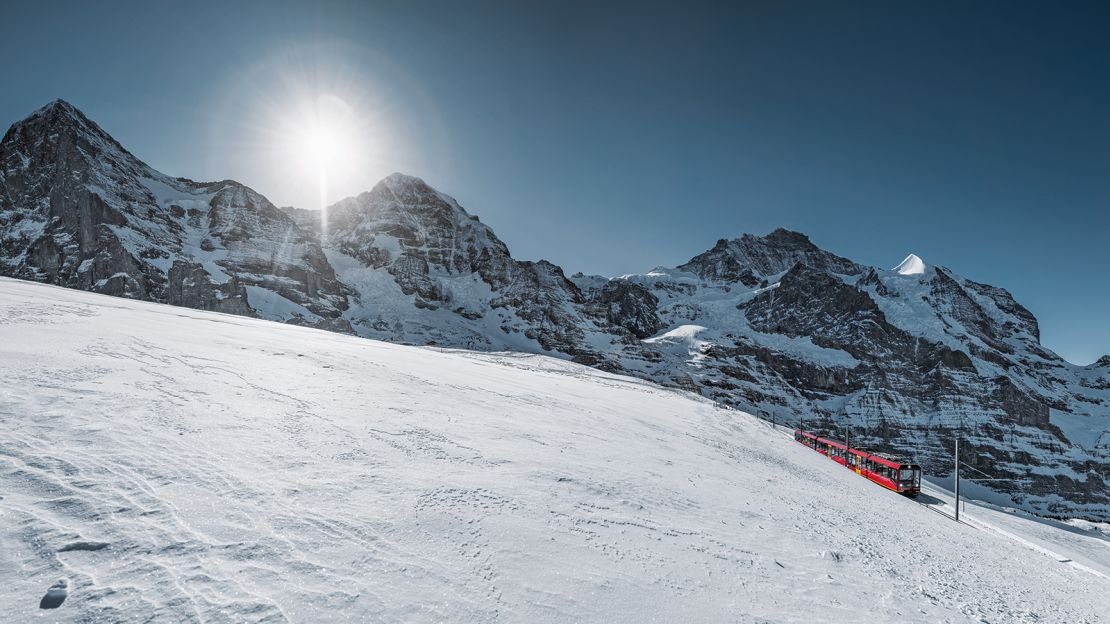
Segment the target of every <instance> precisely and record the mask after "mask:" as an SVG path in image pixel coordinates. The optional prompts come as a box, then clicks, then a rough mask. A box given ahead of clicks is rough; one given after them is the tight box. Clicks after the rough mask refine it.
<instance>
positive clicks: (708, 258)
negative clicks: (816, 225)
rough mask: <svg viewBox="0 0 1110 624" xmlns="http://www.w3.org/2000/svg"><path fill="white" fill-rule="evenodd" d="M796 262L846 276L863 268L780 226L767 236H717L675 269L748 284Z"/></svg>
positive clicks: (774, 273) (719, 279) (752, 284)
mask: <svg viewBox="0 0 1110 624" xmlns="http://www.w3.org/2000/svg"><path fill="white" fill-rule="evenodd" d="M798 263H801V264H804V265H807V266H812V267H815V268H819V269H824V270H829V271H833V272H835V273H841V274H846V275H859V274H861V273H863V271H864V268H863V267H861V266H859V265H857V264H856V263H854V262H852V261H851V260H848V259H847V258H842V257H840V256H837V255H836V254H833V253H830V252H828V251H825V250H823V249H821V248H820V247H818V246H817V245H815V244H813V241H811V240H809V237H808V236H806V235H805V234H801V233H799V232H793V231H791V230H787V229H783V228H779V229H776V230H775V231H773V232H771V233H770V234H768V235H767V236H755V235H752V234H744V235H743V236H741V237H740V238H737V239H733V240H725V239H721V240H719V241H717V244H716V245H714V246H713V248H712V249H710V250H709V251H707V252H705V253H702V254H699V255H697V256H694V258H692V259H691V260H690V261H689V262H687V263H686V264H684V265H682V266H680V267H678V268H679V269H681V270H683V271H689V272H692V273H696V274H697V275H698V276H700V277H701V278H702V279H705V280H711V281H718V282H724V283H726V284H727V283H741V284H743V285H745V286H748V287H752V286H756V285H758V284H760V283H762V282H763V281H764V280H767V279H770V278H772V277H774V276H777V275H781V274H782V273H784V272H785V271H788V270H790V269H791V268H792V267H793V266H794V265H796V264H798Z"/></svg>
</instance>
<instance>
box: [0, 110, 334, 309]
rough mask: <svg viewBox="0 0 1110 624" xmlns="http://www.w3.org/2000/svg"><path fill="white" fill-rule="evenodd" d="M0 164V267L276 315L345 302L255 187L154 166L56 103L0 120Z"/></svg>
mask: <svg viewBox="0 0 1110 624" xmlns="http://www.w3.org/2000/svg"><path fill="white" fill-rule="evenodd" d="M0 169H2V171H3V177H0V231H2V238H0V273H3V274H4V275H10V276H13V277H21V278H25V279H33V280H37V281H43V282H48V283H52V284H59V285H63V286H69V287H73V288H82V289H85V290H92V291H96V292H102V293H105V294H110V295H118V296H124V297H132V298H136V299H149V300H151V301H160V302H165V303H172V304H175V305H184V306H189V307H194V308H201V309H205V310H215V311H220V312H229V313H233V314H247V315H252V316H264V317H267V318H277V319H281V320H290V319H298V320H300V321H306V320H310V321H312V322H318V321H321V320H323V319H328V318H337V317H338V316H339V315H340V314H341V313H342V311H343V309H344V308H345V307H346V291H345V289H344V287H343V285H342V284H340V283H339V282H338V281H337V280H336V279H335V273H334V271H333V270H332V268H331V266H330V265H329V264H328V262H327V259H326V258H325V257H324V254H323V251H322V249H321V248H320V246H319V243H318V242H317V241H316V239H315V236H314V235H313V234H311V233H309V232H305V231H303V230H302V229H301V228H299V227H298V226H297V225H296V224H295V223H294V221H293V219H291V218H290V217H289V216H287V215H286V214H285V213H283V212H281V211H280V210H278V209H277V208H275V207H274V206H273V205H272V204H271V203H270V202H269V201H268V200H267V199H266V198H265V197H263V196H261V195H259V194H258V193H256V192H254V191H252V190H251V189H249V188H247V187H245V186H243V185H241V184H238V183H236V182H232V181H224V182H216V183H208V184H201V183H197V182H193V181H191V180H186V179H184V178H171V177H168V176H166V175H164V174H162V173H159V172H157V171H155V170H153V169H151V168H150V167H148V166H147V165H145V164H144V163H142V162H141V161H139V160H138V159H137V158H135V157H134V156H133V155H132V154H131V153H130V152H128V151H127V150H125V149H124V148H123V147H122V146H121V145H120V144H119V143H117V142H116V141H115V140H114V139H112V138H111V137H110V136H108V134H107V133H105V132H104V131H103V130H101V129H100V127H99V126H97V125H96V124H95V123H93V122H92V121H90V120H89V119H88V118H86V117H85V116H84V115H83V114H82V113H81V112H80V111H78V110H77V109H76V108H74V107H73V106H71V105H69V104H67V103H66V102H62V101H60V100H59V101H56V102H53V103H51V104H50V105H48V106H46V107H45V108H42V109H40V110H39V111H36V112H35V113H33V114H32V115H31V116H30V117H28V118H27V119H25V120H23V121H22V122H20V123H18V124H15V125H13V126H12V127H11V128H10V129H9V130H8V132H7V134H5V136H4V139H3V141H2V142H0Z"/></svg>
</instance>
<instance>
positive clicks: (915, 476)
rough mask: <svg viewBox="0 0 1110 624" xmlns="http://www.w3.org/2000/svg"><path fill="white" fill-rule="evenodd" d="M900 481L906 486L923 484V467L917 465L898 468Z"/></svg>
mask: <svg viewBox="0 0 1110 624" xmlns="http://www.w3.org/2000/svg"><path fill="white" fill-rule="evenodd" d="M898 481H899V482H901V483H902V485H904V486H914V487H920V486H921V469H920V468H918V467H916V466H902V467H901V468H899V470H898Z"/></svg>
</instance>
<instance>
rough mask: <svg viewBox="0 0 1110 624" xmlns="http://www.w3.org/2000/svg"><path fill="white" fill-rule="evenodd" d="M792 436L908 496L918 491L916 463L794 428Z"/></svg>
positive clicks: (843, 464)
mask: <svg viewBox="0 0 1110 624" xmlns="http://www.w3.org/2000/svg"><path fill="white" fill-rule="evenodd" d="M794 440H796V441H797V442H799V443H801V444H805V445H806V446H808V447H810V448H812V449H813V450H815V451H817V452H818V453H821V454H822V455H824V456H826V457H828V458H829V459H831V460H833V461H835V462H836V463H838V464H840V465H842V466H846V467H847V468H848V469H849V470H853V471H855V473H856V474H858V475H860V476H863V477H866V478H867V479H869V480H870V481H873V482H875V483H878V484H879V485H881V486H883V487H885V488H887V489H889V490H893V491H895V492H898V493H899V494H904V495H906V496H911V497H912V496H917V495H918V494H920V493H921V467H920V466H918V465H917V464H914V463H912V462H908V461H905V460H902V459H899V458H892V457H884V456H882V455H879V454H877V453H872V452H870V451H866V450H863V449H855V448H851V447H849V446H848V445H847V443H845V442H840V441H838V440H833V439H830V438H822V437H820V436H817V435H815V434H813V433H810V432H808V431H803V430H801V429H795V430H794Z"/></svg>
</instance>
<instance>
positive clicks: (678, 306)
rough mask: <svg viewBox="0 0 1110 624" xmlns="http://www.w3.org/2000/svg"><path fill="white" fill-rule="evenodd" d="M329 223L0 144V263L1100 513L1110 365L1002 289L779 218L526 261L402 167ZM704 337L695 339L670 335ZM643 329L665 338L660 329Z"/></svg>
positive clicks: (34, 148) (22, 126) (26, 138)
mask: <svg viewBox="0 0 1110 624" xmlns="http://www.w3.org/2000/svg"><path fill="white" fill-rule="evenodd" d="M327 217H328V218H327V219H326V222H327V231H323V230H322V229H321V223H322V221H323V220H322V219H321V218H320V215H319V213H317V212H314V211H308V210H297V209H283V210H279V209H277V208H275V207H274V206H273V205H272V204H271V203H270V202H269V201H268V200H266V199H265V198H264V197H262V196H261V195H259V194H258V193H255V192H254V191H252V190H251V189H248V188H246V187H244V186H243V185H241V184H238V183H236V182H233V181H223V182H217V183H197V182H192V181H190V180H186V179H183V178H171V177H169V176H166V175H164V174H161V173H159V172H157V171H154V170H153V169H151V168H150V167H148V166H147V165H145V164H143V163H142V162H141V161H139V160H138V159H136V158H135V157H134V156H133V155H131V154H130V153H129V152H127V151H126V150H125V149H124V148H123V147H122V146H120V145H119V144H118V143H117V142H115V141H114V140H113V139H112V138H111V137H110V136H108V135H107V134H106V133H104V132H103V130H101V129H100V128H99V127H98V126H96V124H94V123H93V122H91V121H89V120H88V119H87V118H86V117H85V116H84V115H82V114H81V113H80V112H79V111H77V110H76V109H75V108H73V107H72V106H70V105H68V104H66V103H64V102H55V103H52V104H51V105H49V106H47V107H46V108H44V109H42V110H40V111H37V112H35V113H34V114H32V115H31V116H30V117H29V118H27V119H26V120H24V121H22V122H19V123H17V124H15V125H14V126H12V128H11V129H10V130H9V131H8V133H7V134H6V135H5V137H4V139H3V142H2V143H0V274H3V275H7V276H12V277H19V278H23V279H30V280H35V281H41V282H47V283H51V284H58V285H63V286H68V287H72V288H80V289H84V290H92V291H95V292H101V293H106V294H112V295H118V296H124V297H131V298H136V299H145V300H150V301H158V302H163V303H172V304H176V305H183V306H188V307H193V308H199V309H205V310H215V311H221V312H230V313H235V314H244V315H249V316H258V317H262V318H266V319H271V320H278V321H285V322H290V323H297V324H307V325H313V326H317V327H322V328H326V329H332V330H338V331H344V332H352V333H355V334H358V335H360V336H363V337H368V338H376V339H382V340H388V341H393V342H402V343H413V344H426V345H441V346H449V347H459V348H466V349H477V350H487V351H499V350H513V351H525V352H536V353H546V354H549V355H555V356H558V357H563V358H567V359H573V360H575V361H577V362H580V363H585V364H589V365H592V366H596V367H598V368H601V369H604V370H610V371H617V372H622V373H626V374H631V375H636V376H639V377H642V378H645V379H650V380H652V381H655V382H657V383H660V384H664V385H668V386H674V387H679V388H684V389H688V390H691V391H694V392H698V393H700V394H703V395H704V396H707V397H710V398H712V399H714V400H715V401H717V402H719V403H722V404H727V405H732V406H736V407H739V408H742V409H745V410H749V411H752V412H755V413H757V414H762V415H764V416H767V417H770V416H774V417H776V418H778V419H779V420H791V421H795V420H800V419H804V420H805V421H806V423H807V427H809V428H813V429H817V430H820V431H825V432H828V433H830V434H834V433H835V434H838V435H839V434H840V433H841V432H843V431H845V430H850V431H851V432H852V437H853V439H854V440H857V441H859V442H862V443H866V444H870V445H872V446H874V447H876V448H880V449H886V450H890V451H898V452H904V453H907V454H910V455H913V456H915V457H917V458H918V460H919V461H920V462H921V463H922V464H923V465H924V466H925V468H926V471H927V472H928V473H931V474H933V475H946V474H949V473H950V472H951V449H952V445H953V441H954V439H955V437H956V436H957V435H958V436H960V437H961V440H962V442H961V444H962V447H961V448H962V449H963V450H964V453H965V457H966V458H967V459H966V461H967V462H968V463H969V464H970V465H971V466H972V467H973V468H974V469H975V470H977V471H981V472H982V473H985V474H989V475H991V477H992V478H995V479H998V480H997V481H991V482H989V485H990V487H992V488H993V489H994V490H996V491H997V492H999V493H1001V494H1003V495H1005V496H1006V497H1009V498H1010V500H1011V502H1012V503H1014V504H1018V505H1021V506H1024V507H1027V508H1029V509H1033V510H1036V511H1038V512H1039V513H1043V514H1052V515H1080V516H1087V517H1092V518H1103V519H1105V518H1108V517H1110V487H1108V486H1107V484H1106V479H1107V477H1108V473H1110V367H1108V366H1107V365H1106V364H1105V363H1104V362H1102V361H1101V360H1100V363H1096V364H1095V365H1092V366H1088V367H1078V366H1074V365H1071V364H1069V363H1067V362H1065V361H1063V360H1062V359H1061V358H1059V357H1058V356H1057V355H1056V354H1054V353H1052V352H1051V351H1049V350H1047V349H1045V348H1044V347H1042V346H1041V345H1040V342H1039V340H1040V334H1039V327H1038V325H1037V320H1036V318H1035V317H1034V316H1033V315H1032V314H1031V313H1030V312H1029V311H1028V310H1027V309H1025V308H1024V307H1022V306H1021V305H1020V304H1018V303H1017V302H1016V301H1015V300H1014V298H1013V297H1012V296H1011V295H1010V293H1008V292H1007V291H1005V290H1004V289H1001V288H997V287H994V286H988V285H985V284H979V283H977V282H974V281H971V280H968V279H966V278H964V277H961V276H959V275H956V274H955V273H952V272H951V271H949V270H947V269H945V268H943V267H939V266H929V267H926V266H925V264H924V263H923V262H921V260H920V259H919V258H917V257H916V256H913V255H911V256H910V257H908V258H907V259H906V261H905V262H903V263H902V265H900V266H899V267H896V268H895V269H893V270H885V269H881V268H877V267H867V266H863V265H860V264H857V263H855V262H853V261H851V260H848V259H846V258H843V257H840V256H838V255H836V254H833V253H830V252H828V251H825V250H822V249H820V248H819V247H818V246H817V245H815V244H814V243H813V242H812V241H810V239H809V238H808V237H806V236H805V235H803V234H800V233H797V232H791V231H788V230H781V229H780V230H776V231H774V232H772V233H770V234H768V235H767V236H762V237H760V236H754V235H751V234H745V235H743V236H742V237H740V238H738V239H734V240H720V241H718V242H717V244H716V245H715V246H714V247H713V248H712V249H710V250H708V251H706V252H705V253H702V254H699V255H697V256H695V257H694V258H692V259H691V260H690V261H689V262H687V263H685V264H683V265H681V266H679V267H676V268H657V269H653V270H652V271H650V272H648V273H646V274H643V275H626V276H621V277H618V278H613V279H607V278H604V277H598V276H585V275H580V274H576V275H573V276H570V277H567V276H566V275H565V274H564V273H563V271H562V269H560V268H559V267H558V266H556V265H554V264H552V263H550V262H546V261H542V260H541V261H538V262H528V261H521V260H518V259H515V258H513V257H512V256H511V254H510V253H509V250H508V247H507V246H506V245H505V244H504V243H503V242H502V241H501V240H500V239H498V238H497V236H496V235H495V234H494V232H493V231H492V230H491V229H490V228H489V227H488V226H486V225H485V224H483V223H481V221H479V220H478V218H477V217H475V216H473V215H470V214H469V213H467V212H466V211H465V210H464V209H463V208H462V207H461V206H459V204H458V203H457V202H456V201H455V200H454V199H452V198H451V197H448V196H447V195H444V194H442V193H440V192H438V191H436V190H435V189H433V188H432V187H431V186H429V185H428V184H426V183H425V182H424V181H422V180H420V179H418V178H413V177H409V176H404V175H400V174H394V175H391V176H389V177H387V178H386V179H384V180H382V181H381V182H380V183H379V184H377V185H376V186H375V187H374V188H373V189H371V190H370V191H368V192H366V193H363V194H361V195H359V196H357V197H352V198H349V199H345V200H343V201H341V202H339V203H337V204H335V205H334V206H332V207H330V208H329V209H328V215H327ZM692 326H697V327H698V328H699V329H698V331H697V333H696V339H694V338H693V337H690V338H689V339H681V340H679V339H675V336H676V334H674V333H672V332H673V331H674V330H676V329H678V328H684V327H692ZM655 336H660V337H667V338H666V339H663V340H653V339H652V338H653V337H655Z"/></svg>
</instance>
